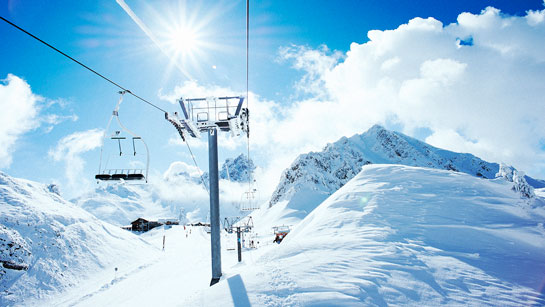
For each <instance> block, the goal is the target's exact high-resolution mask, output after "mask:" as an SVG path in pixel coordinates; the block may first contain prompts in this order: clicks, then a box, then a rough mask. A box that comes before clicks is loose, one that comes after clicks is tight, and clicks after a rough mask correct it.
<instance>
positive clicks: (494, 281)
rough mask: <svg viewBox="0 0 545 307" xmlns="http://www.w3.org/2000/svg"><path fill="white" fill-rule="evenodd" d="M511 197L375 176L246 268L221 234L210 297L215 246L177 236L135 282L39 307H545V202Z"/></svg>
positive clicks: (424, 178) (157, 243) (479, 185)
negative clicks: (219, 271) (218, 273)
mask: <svg viewBox="0 0 545 307" xmlns="http://www.w3.org/2000/svg"><path fill="white" fill-rule="evenodd" d="M511 187H512V183H509V182H507V181H505V180H503V179H496V180H485V179H481V178H477V177H474V176H470V175H467V174H463V173H456V172H450V171H445V170H437V169H429V168H419V167H410V166H401V165H367V166H364V167H363V170H362V172H361V173H359V174H358V175H357V176H356V177H355V178H354V179H352V180H351V181H350V182H348V183H347V184H346V185H345V186H343V187H342V188H341V189H340V190H339V191H337V192H335V193H334V194H333V195H331V196H330V197H329V198H328V199H327V200H326V201H324V202H323V203H322V204H321V205H319V206H318V207H317V208H316V209H315V210H313V211H312V212H310V213H309V214H308V216H306V217H305V218H304V219H303V220H302V221H301V223H299V224H298V225H296V226H295V227H294V229H293V230H292V231H291V233H290V234H289V235H288V236H287V237H286V239H285V240H284V241H283V242H282V243H281V244H279V245H277V244H273V243H272V238H273V235H272V233H270V232H267V231H265V232H261V233H259V236H258V239H259V240H260V241H261V242H260V247H259V248H258V249H246V250H245V251H244V253H243V260H244V261H243V262H242V263H237V262H236V251H234V250H227V249H228V248H230V247H233V246H234V245H233V238H234V234H222V266H223V278H222V280H221V281H220V282H219V283H218V284H216V285H215V286H213V287H209V286H208V285H209V282H210V276H211V274H210V245H209V243H210V242H209V235H208V234H207V233H206V232H204V230H203V229H202V228H199V227H193V228H191V230H192V233H191V234H189V233H188V230H184V229H183V227H182V226H178V227H173V228H171V229H162V228H161V229H155V230H153V231H151V232H149V233H146V234H143V235H141V236H140V238H141V239H144V240H146V241H148V242H149V243H150V244H151V245H153V246H154V248H157V249H160V248H162V238H163V235H164V236H165V238H166V249H165V251H164V252H161V255H160V256H159V257H158V258H149V257H147V256H144V255H142V256H141V257H140V259H139V266H138V268H137V269H135V270H132V271H129V272H125V271H124V272H120V274H119V276H118V277H117V278H115V279H114V278H113V277H112V276H111V275H108V278H107V279H103V280H102V281H103V282H102V283H100V282H97V280H93V279H88V280H87V283H88V285H87V286H84V287H80V288H77V289H74V290H73V291H68V292H62V293H59V295H58V296H57V297H54V298H53V299H51V300H47V301H43V303H45V305H61V306H72V305H77V306H97V305H99V306H102V305H116V306H130V305H134V304H144V305H149V304H157V303H158V302H160V303H161V304H163V305H168V306H210V305H216V306H250V305H253V306H315V305H321V306H331V305H336V306H362V305H364V306H387V305H424V306H436V305H444V304H448V305H457V306H467V305H470V306H520V305H544V304H545V296H544V293H545V292H544V289H543V287H544V285H545V279H544V277H545V263H544V262H543V261H542V260H543V259H545V228H544V226H543V220H544V218H545V209H544V201H543V198H541V197H540V196H539V195H542V191H539V190H538V191H537V194H538V196H537V197H536V198H533V199H525V198H521V197H520V194H519V193H516V192H514V191H513V190H512V189H511ZM274 207H276V206H274ZM274 207H273V208H271V209H274ZM271 214H272V213H271ZM265 216H266V215H263V216H262V217H265ZM272 217H273V215H269V216H268V218H272ZM279 217H284V215H281V216H280V215H279ZM254 220H255V223H256V225H258V224H265V223H266V222H265V221H263V220H261V218H258V217H257V216H256V217H255V218H254ZM283 222H284V221H283V220H276V221H274V220H272V221H268V223H271V224H275V223H283ZM186 233H187V237H186Z"/></svg>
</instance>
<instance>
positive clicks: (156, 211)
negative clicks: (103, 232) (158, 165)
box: [71, 183, 177, 226]
mask: <svg viewBox="0 0 545 307" xmlns="http://www.w3.org/2000/svg"><path fill="white" fill-rule="evenodd" d="M71 201H72V202H73V203H74V204H76V205H77V206H79V207H81V208H82V209H85V210H86V211H88V212H90V213H92V214H93V215H94V216H96V217H97V218H99V219H100V220H102V221H106V222H108V223H111V224H113V225H116V226H122V225H128V224H129V223H130V222H131V221H134V220H135V219H137V218H139V217H144V218H147V219H158V218H170V217H172V214H173V213H172V212H171V210H170V208H166V207H163V206H162V203H161V202H160V201H159V200H157V199H156V198H154V197H153V192H152V187H151V186H150V185H145V184H140V185H134V184H124V183H113V184H108V185H104V186H98V187H97V188H96V189H95V190H94V191H92V192H89V193H86V194H83V195H81V196H79V197H77V198H75V199H73V200H71ZM176 217H177V216H176Z"/></svg>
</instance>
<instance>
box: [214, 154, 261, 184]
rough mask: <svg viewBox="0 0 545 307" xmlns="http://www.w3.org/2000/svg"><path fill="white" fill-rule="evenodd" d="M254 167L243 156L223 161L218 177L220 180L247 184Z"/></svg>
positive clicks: (251, 162)
mask: <svg viewBox="0 0 545 307" xmlns="http://www.w3.org/2000/svg"><path fill="white" fill-rule="evenodd" d="M254 171H255V165H254V162H253V161H252V160H249V159H248V157H247V156H246V155H244V154H240V155H239V156H238V157H236V158H234V159H231V158H228V159H226V160H225V162H224V163H223V165H222V166H221V170H220V173H219V176H220V178H221V179H226V180H229V181H234V182H248V180H251V178H252V176H253V172H254Z"/></svg>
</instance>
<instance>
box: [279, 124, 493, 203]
mask: <svg viewBox="0 0 545 307" xmlns="http://www.w3.org/2000/svg"><path fill="white" fill-rule="evenodd" d="M367 164H401V165H407V166H418V167H429V168H436V169H445V170H450V171H457V172H463V173H467V174H470V175H473V176H477V177H483V178H495V175H496V172H497V171H498V170H499V165H498V164H496V163H489V162H486V161H483V160H481V159H479V158H477V157H475V156H473V155H471V154H462V153H455V152H452V151H448V150H443V149H439V148H436V147H433V146H431V145H428V144H426V143H424V142H422V141H419V140H417V139H415V138H412V137H409V136H407V135H404V134H403V133H400V132H394V131H390V130H387V129H385V128H384V127H382V126H380V125H373V126H372V127H371V128H370V129H369V130H367V131H366V132H364V133H362V134H355V135H353V136H352V137H350V138H346V137H342V138H341V139H339V140H338V141H337V142H334V143H330V144H328V145H327V146H326V147H325V148H324V149H323V151H321V152H310V153H307V154H302V155H300V156H299V157H297V159H296V160H295V161H294V162H293V163H292V165H291V166H290V167H289V168H288V169H286V170H285V171H284V173H283V174H282V177H281V180H280V183H279V185H278V186H277V188H276V190H275V191H274V192H273V194H272V196H271V200H270V203H269V206H272V205H274V204H276V203H277V202H279V201H281V200H288V201H289V202H305V200H304V197H295V198H294V196H296V195H298V194H305V193H307V192H309V193H310V191H313V193H318V194H320V195H322V198H323V199H325V198H327V196H329V195H331V194H332V193H333V192H335V191H336V190H338V189H339V188H340V187H342V186H343V185H344V184H345V183H346V182H348V181H349V180H350V179H352V178H353V177H354V176H355V175H356V174H358V173H359V172H360V170H361V167H362V166H364V165H367ZM323 199H321V200H323ZM312 201H313V202H315V201H316V200H312ZM318 203H319V202H318ZM318 203H316V205H317V204H318ZM294 205H296V204H294ZM297 206H301V204H297ZM304 207H306V208H307V207H308V208H310V207H312V205H308V206H307V205H306V204H305V205H304Z"/></svg>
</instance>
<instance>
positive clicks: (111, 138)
mask: <svg viewBox="0 0 545 307" xmlns="http://www.w3.org/2000/svg"><path fill="white" fill-rule="evenodd" d="M127 92H128V91H120V92H119V94H120V95H121V97H119V101H118V102H117V106H116V108H115V109H114V111H113V112H112V116H111V117H110V120H109V121H108V125H107V126H106V130H105V131H104V137H103V141H102V147H101V149H100V162H99V166H98V174H96V175H95V179H96V180H97V183H99V182H100V181H120V180H126V181H143V180H145V181H146V182H147V177H148V171H149V150H148V146H147V145H146V142H144V139H142V137H140V136H138V135H136V134H135V133H133V132H132V131H130V130H129V129H127V128H126V127H125V126H123V124H122V123H121V120H120V119H119V106H120V105H121V102H122V101H123V95H124V94H126V93H127ZM114 117H115V119H116V120H117V123H118V124H119V127H120V130H115V131H114V132H113V133H112V134H111V135H108V131H109V130H110V125H111V124H112V120H113V119H114ZM124 132H125V133H124ZM129 140H130V144H129V145H132V152H129V153H127V152H124V146H126V145H127V144H126V143H127V141H129ZM106 143H109V144H111V143H113V144H116V145H117V146H115V147H116V148H117V149H116V152H115V154H113V153H111V155H106V161H104V158H105V157H104V151H105V150H104V149H105V146H106ZM138 143H141V144H143V145H144V148H145V149H146V152H145V155H146V165H145V169H144V168H134V167H132V165H130V162H137V161H138V160H137V159H136V156H137V155H139V152H137V145H136V144H138ZM110 147H111V146H110ZM112 151H113V149H112ZM117 151H118V152H117ZM131 156H132V158H129V157H131ZM124 157H127V159H128V160H127V161H129V165H127V167H124V165H120V167H118V168H108V164H109V163H110V158H113V160H120V159H125V158H124ZM125 163H126V162H125Z"/></svg>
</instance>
